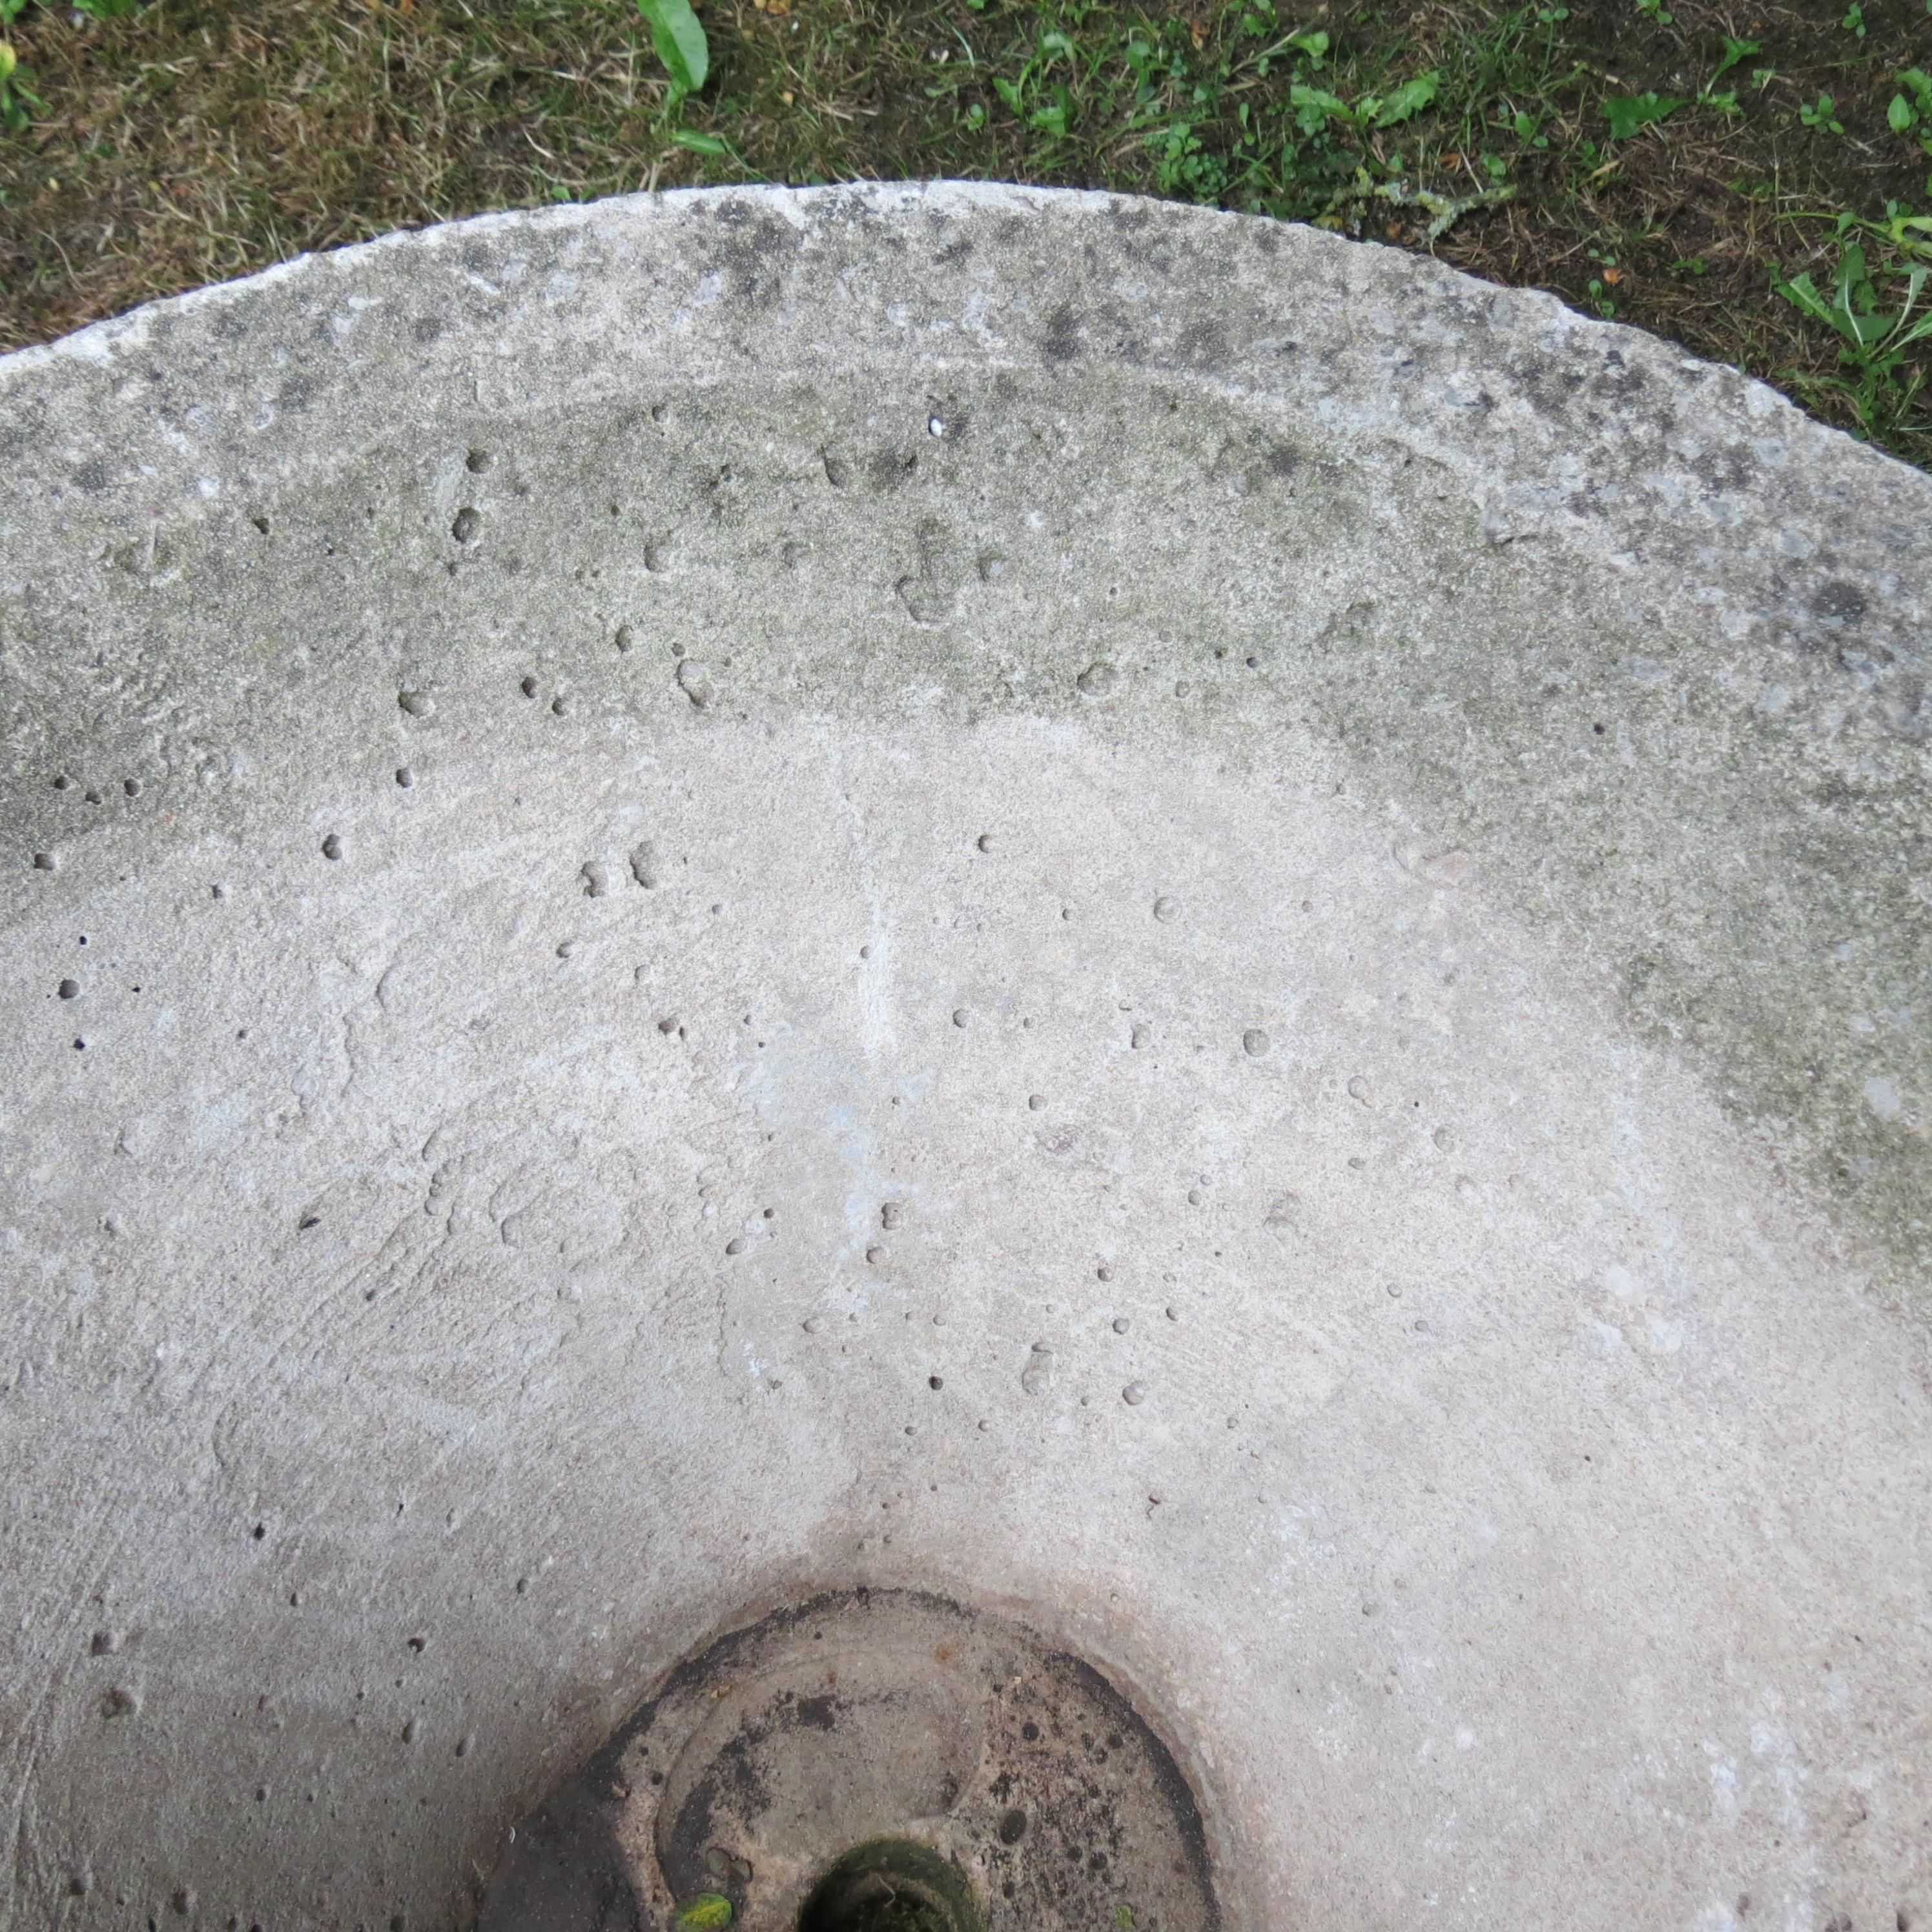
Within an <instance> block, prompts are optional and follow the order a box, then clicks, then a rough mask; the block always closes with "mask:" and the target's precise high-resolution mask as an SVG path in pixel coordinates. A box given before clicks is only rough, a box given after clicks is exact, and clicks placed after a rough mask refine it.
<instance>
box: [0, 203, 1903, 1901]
mask: <svg viewBox="0 0 1932 1932" xmlns="http://www.w3.org/2000/svg"><path fill="white" fill-rule="evenodd" d="M0 386H4V395H5V410H4V413H0V423H4V428H0V444H4V450H5V460H6V465H7V476H8V479H9V481H8V488H7V493H6V495H5V500H4V505H0V526H4V532H5V534H4V538H0V557H3V558H4V573H3V574H0V583H4V593H5V594H4V598H0V627H4V628H0V635H4V640H5V641H4V667H5V694H6V702H7V707H8V713H9V717H8V724H9V729H8V734H7V788H6V791H5V811H4V818H0V825H4V828H5V865H4V868H0V877H4V880H5V919H6V922H7V943H6V945H5V949H4V954H0V974H4V986H5V992H4V996H0V997H4V1000H5V1015H6V1038H7V1044H8V1060H9V1067H8V1071H7V1076H6V1079H5V1083H4V1091H0V1172H4V1176H5V1179H4V1183H0V1185H3V1186H4V1200H3V1201H0V1240H4V1244H5V1246H4V1253H5V1270H6V1277H5V1279H6V1284H7V1285H6V1291H5V1349H4V1359H3V1360H0V1461H4V1467H5V1472H6V1475H5V1485H6V1488H5V1493H6V1500H7V1510H6V1516H5V1532H4V1534H5V1544H4V1555H0V1659H3V1660H4V1661H0V1686H4V1732H0V1792H3V1793H4V1799H0V1804H4V1817H0V1827H4V1831H5V1846H6V1857H7V1876H6V1879H5V1885H4V1887H0V1897H4V1900H5V1903H4V1904H0V1925H4V1926H5V1927H7V1928H9V1929H10V1932H29V1928H33V1932H37V1928H40V1927H48V1926H62V1927H125V1926H130V1925H140V1924H145V1923H146V1922H147V1921H148V1918H150V1917H152V1918H154V1921H156V1922H157V1924H163V1925H170V1924H175V1923H177V1922H179V1923H184V1924H190V1925H197V1926H205V1927H221V1926H234V1927H242V1928H245V1927H249V1926H251V1925H254V1924H260V1925H261V1926H262V1927H265V1928H269V1932H281V1928H283V1927H345V1928H346V1927H356V1926H369V1927H381V1926H385V1925H392V1924H400V1925H404V1926H407V1927H410V1928H412V1932H420V1928H425V1927H445V1926H449V1925H452V1924H462V1923H463V1922H464V1921H465V1920H466V1916H467V1915H469V1914H470V1913H471V1912H473V1911H474V1910H475V1903H476V1900H478V1898H479V1897H481V1893H482V1890H483V1886H484V1878H485V1875H486V1873H487V1870H489V1867H490V1859H491V1858H492V1856H493V1852H494V1850H495V1849H496V1846H498V1845H499V1843H501V1842H502V1834H503V1832H505V1829H506V1828H507V1826H508V1823H510V1822H511V1820H514V1819H515V1818H517V1817H519V1816H520V1815H521V1814H523V1812H524V1811H526V1809H527V1808H529V1806H530V1805H532V1803H533V1802H535V1800H536V1799H538V1797H539V1796H540V1795H541V1793H543V1792H544V1791H545V1790H547V1789H548V1788H550V1787H551V1786H552V1785H553V1783H554V1782H555V1781H556V1779H557V1778H559V1777H560V1776H562V1775H563V1774H564V1773H565V1772H568V1770H569V1769H570V1768H571V1766H573V1765H574V1764H575V1763H578V1762H579V1761H580V1760H582V1759H583V1757H586V1754H589V1752H591V1751H592V1750H593V1749H595V1748H596V1747H598V1745H600V1744H601V1742H603V1741H604V1739H606V1738H607V1736H609V1735H610V1733H611V1732H612V1730H613V1727H616V1725H617V1724H618V1723H619V1721H620V1720H621V1719H622V1718H624V1717H625V1715H627V1714H628V1712H631V1710H632V1709H634V1707H635V1706H636V1705H637V1703H638V1700H640V1697H643V1695H644V1694H646V1691H648V1690H649V1687H650V1686H651V1685H652V1682H655V1680H656V1679H658V1676H660V1674H661V1673H662V1672H663V1671H664V1670H666V1669H667V1668H668V1667H670V1665H672V1664H673V1663H675V1662H676V1660H677V1659H678V1658H679V1657H681V1656H683V1655H687V1654H688V1653H690V1652H693V1651H694V1650H696V1649H698V1648H700V1646H702V1645H703V1643H704V1642H705V1641H706V1640H707V1639H708V1638H709V1637H711V1636H712V1634H715V1633H716V1632H717V1631H720V1630H721V1629H724V1628H729V1627H730V1626H732V1625H735V1624H738V1623H742V1622H745V1621H746V1620H748V1619H751V1618H752V1617H754V1616H757V1615H759V1614H760V1613H762V1612H763V1611H764V1610H767V1609H769V1608H772V1607H776V1606H780V1605H783V1604H787V1603H796V1602H798V1601H802V1600H803V1599H804V1598H806V1597H808V1596H810V1595H812V1594H813V1593H814V1592H818V1591H820V1590H826V1589H833V1590H836V1589H847V1588H850V1587H853V1586H859V1585H865V1584H869V1585H873V1586H909V1587H911V1588H914V1589H922V1590H929V1591H934V1592H939V1593H941V1594H943V1595H946V1596H947V1597H948V1598H952V1599H955V1600H957V1601H960V1602H962V1603H965V1604H983V1605H986V1606H989V1607H1006V1608H1007V1610H1010V1612H1011V1613H1013V1614H1014V1615H1016V1616H1019V1617H1020V1618H1021V1619H1022V1621H1024V1622H1025V1623H1026V1624H1027V1625H1029V1626H1030V1627H1031V1628H1033V1629H1034V1630H1036V1631H1040V1632H1041V1633H1042V1634H1043V1635H1044V1636H1045V1637H1047V1638H1049V1640H1055V1641H1061V1642H1064V1643H1066V1644H1067V1646H1069V1647H1070V1649H1073V1650H1074V1651H1075V1652H1077V1653H1079V1654H1081V1655H1085V1656H1088V1657H1090V1658H1094V1659H1095V1660H1096V1661H1098V1662H1100V1664H1103V1665H1104V1666H1105V1667H1106V1668H1107V1669H1108V1670H1109V1671H1111V1672H1116V1673H1119V1676H1120V1679H1121V1681H1123V1682H1130V1683H1132V1684H1133V1685H1136V1686H1137V1687H1138V1688H1139V1691H1140V1693H1142V1694H1144V1704H1143V1708H1145V1709H1148V1710H1149V1711H1150V1712H1152V1713H1154V1714H1157V1715H1158V1718H1159V1720H1160V1722H1161V1724H1163V1726H1164V1727H1165V1729H1164V1732H1163V1735H1164V1736H1166V1738H1167V1739H1168V1740H1169V1743H1170V1744H1171V1745H1172V1748H1173V1750H1174V1751H1175V1756H1176V1758H1177V1760H1178V1762H1179V1763H1181V1764H1182V1765H1183V1766H1184V1767H1185V1769H1186V1771H1187V1775H1188V1777H1189V1778H1190V1780H1191V1781H1193V1785H1194V1787H1195V1789H1196V1790H1197V1791H1198V1792H1199V1795H1200V1799H1201V1808H1202V1816H1203V1823H1204V1829H1205V1833H1206V1836H1207V1842H1208V1849H1209V1852H1210V1854H1211V1858H1212V1861H1213V1870H1214V1882H1215V1885H1216V1886H1217V1890H1218V1892H1219V1894H1220V1900H1221V1906H1222V1909H1223V1912H1225V1914H1226V1920H1227V1922H1228V1924H1229V1925H1230V1926H1231V1927H1241V1928H1255V1932H1264V1928H1265V1932H1274V1928H1283V1932H1287V1929H1288V1928H1296V1929H1297V1932H1299V1928H1307V1932H1328V1928H1349V1932H1367V1928H1372V1927H1389V1928H1394V1927H1403V1928H1407V1927H1412V1926H1413V1925H1415V1924H1418V1923H1424V1924H1430V1925H1433V1926H1439V1927H1445V1928H1451V1927H1453V1928H1458V1932H1461V1928H1470V1929H1471V1932H1473V1928H1477V1927H1481V1928H1485V1929H1486V1932H1487V1928H1493V1927H1497V1926H1502V1925H1512V1926H1526V1927H1528V1926H1536V1927H1564V1928H1592V1932H1595V1929H1596V1928H1602V1932H1613V1928H1614V1932H1630V1928H1633V1927H1643V1928H1646V1932H1648V1928H1658V1927H1682V1928H1685V1932H1691V1928H1695V1932H1730V1929H1731V1928H1736V1927H1744V1928H1748V1932H1757V1928H1758V1927H1766V1926H1769V1927H1778V1928H1781V1932H1824V1928H1825V1927H1837V1928H1843V1927H1854V1928H1856V1932H1894V1928H1907V1927H1914V1926H1915V1927H1920V1928H1921V1932H1922V1928H1924V1927H1926V1926H1927V1925H1932V1610H1928V1605H1932V1551H1928V1535H1932V1532H1929V1531H1928V1521H1932V1512H1928V1509H1927V1497H1928V1482H1927V1478H1928V1473H1932V1427H1928V1423H1932V1399H1928V1350H1927V1328H1926V1318H1927V1299H1928V1298H1927V1292H1926V1286H1925V1283H1926V1279H1927V1272H1928V1267H1932V1214H1928V1202H1932V1142H1928V1124H1932V1115H1928V1111H1927V1110H1928V1107H1932V986H1928V980H1927V961H1928V956H1932V954H1929V953H1928V944H1927V923H1928V918H1932V907H1928V895H1932V885H1928V880H1932V865H1929V864H1928V859H1932V852H1928V846H1927V790H1926V778H1927V731H1928V727H1932V705H1928V702H1927V697H1926V694H1925V685H1924V674H1925V664H1924V650H1925V646H1924V639H1925V637H1926V634H1927V620H1928V616H1932V481H1928V480H1927V478H1924V477H1923V476H1921V475H1918V474H1916V473H1915V472H1912V471H1910V470H1908V469H1905V468H1904V467H1903V466H1900V465H1898V464H1897V463H1892V462H1891V461H1889V460H1887V459H1885V458H1882V457H1880V456H1879V455H1875V454H1873V452H1870V451H1868V450H1867V449H1861V448H1860V447H1858V446H1855V445H1854V444H1853V443H1851V442H1849V441H1848V440H1846V439H1845V438H1843V437H1841V436H1838V435H1837V434H1834V433H1832V432H1830V431H1826V430H1824V429H1822V428H1819V427H1817V425H1814V424H1812V423H1811V422H1808V421H1806V420H1805V419H1802V417H1800V416H1799V415H1798V414H1797V413H1796V412H1795V411H1793V410H1792V409H1791V408H1790V407H1789V406H1788V405H1787V404H1785V403H1784V402H1783V401H1780V400H1779V399H1778V398H1776V397H1775V396H1774V395H1772V394H1771V393H1770V392H1768V391H1766V390H1765V389H1762V388H1760V387H1757V386H1754V385H1753V384H1751V383H1748V382H1746V381H1745V380H1742V378H1740V377H1738V376H1736V375H1735V374H1732V373H1730V372H1729V371H1724V370H1720V369H1716V368H1710V367H1709V366H1706V365H1702V364H1699V363H1696V362H1691V361H1690V360H1688V359H1687V358H1686V357H1685V356H1683V355H1682V353H1680V352H1679V351H1677V350H1674V349H1672V348H1670V347H1667V346H1666V345H1664V344H1660V343H1658V342H1656V341H1652V340H1650V339H1649V338H1646V337H1643V336H1642V335H1637V334H1635V333H1634V332H1630V331H1628V330H1624V329H1616V328H1612V327H1609V326H1603V325H1600V324H1598V323H1594V322H1591V321H1588V320H1583V319H1580V318H1579V317H1577V316H1576V315H1574V314H1571V313H1569V312H1568V311H1565V310H1564V309H1562V308H1560V307H1559V306H1558V305H1556V303H1555V302H1553V301H1551V300H1550V299H1547V298H1544V297H1542V296H1536V295H1532V294H1523V293H1506V292H1503V291H1500V290H1496V289H1493V288H1490V287H1484V286H1481V285H1479V284H1476V283H1474V282H1472V281H1467V280H1466V279H1463V278H1460V277H1458V276H1456V275H1451V274H1449V273H1448V272H1445V271H1443V270H1442V269H1438V268H1436V267H1435V266H1432V265H1430V264H1429V263H1424V262H1419V261H1418V260H1415V259H1413V258H1412V257H1406V256H1403V255H1401V254H1396V253H1394V252H1391V251H1383V250H1381V249H1379V248H1373V247H1366V246H1361V245H1355V244H1352V243H1349V242H1344V241H1342V240H1340V239H1335V238H1332V237H1325V236H1319V235H1316V234H1313V233H1309V232H1307V231H1304V230H1301V229H1291V228H1284V227H1280V226H1274V225H1271V224H1269V223H1264V222H1261V221H1257V220H1248V219H1244V218H1239V217H1228V216H1222V215H1217V214H1209V213H1205V212H1200V211H1184V210H1180V209H1176V208H1168V207H1163V206H1158V205H1150V204H1145V203H1140V202H1130V201H1120V200H1114V199H1106V198H1103V197H1098V196H1080V195H1067V194H1053V193H1023V192H1019V191H1016V190H1006V189H998V188H967V187H933V188H928V189H911V188H870V189H863V190H849V191H847V190H840V191H829V190H826V191H814V192H810V193H784V192H778V191H751V190H747V191H743V192H738V191H732V192H727V193H715V194H703V195H693V196H668V197H664V198H662V199H635V200H628V201H618V202H606V203H604V204H601V205H598V206H595V207H594V208H581V209H578V208H565V209H559V210H556V211H547V212H545V213H543V214H535V215H519V216H505V217H490V218H487V219H484V220H478V221H475V222H470V223H464V224H461V225H459V226H453V227H449V228H446V229H433V230H430V231H428V232H426V233H422V234H419V235H413V236H401V237H398V238H395V239H392V240H389V241H386V242H380V243H377V244H375V245H371V246H370V247H367V248H357V249H352V250H349V251H344V252H343V253H341V254H336V255H333V256H330V257H324V258H321V259H317V260H308V261H304V262H301V263H296V264H293V265H291V266H290V267H288V268H287V269H283V270H280V271H278V272H275V273H272V274H271V275H266V276H263V277H260V278H257V279H256V280H254V281H250V282H245V283H242V284H238V285H236V286H235V287H229V288H224V289H220V290H213V291H210V292H208V293H204V294H202V295H199V296H191V297H189V298H187V299H183V300H181V301H179V302H172V303H167V304H163V305H158V306H157V307H154V308H149V309H145V310H142V311H139V312H137V313H136V314H133V315H132V316H130V317H127V318H125V319H124V320H121V321H118V322H115V323H108V324H105V325H103V326H100V327H98V328H95V329H91V330H89V331H86V332H83V334H81V335H77V336H75V337H74V338H71V339H69V340H68V341H64V342H62V343H58V344H55V345H53V346H52V347H49V348H46V349H43V350H31V351H28V352H26V353H23V354H20V355H17V356H13V357H11V358H10V359H7V360H5V362H0Z"/></svg>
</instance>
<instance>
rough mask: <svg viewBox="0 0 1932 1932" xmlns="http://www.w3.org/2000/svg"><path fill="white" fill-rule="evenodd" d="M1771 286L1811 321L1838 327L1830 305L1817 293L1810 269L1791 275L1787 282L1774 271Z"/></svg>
mask: <svg viewBox="0 0 1932 1932" xmlns="http://www.w3.org/2000/svg"><path fill="white" fill-rule="evenodd" d="M1771 285H1772V287H1773V288H1775V290H1777V291H1778V293H1779V294H1780V295H1781V296H1783V297H1784V299H1785V300H1786V301H1787V302H1789V303H1790V305H1792V307H1793V308H1796V309H1800V310H1802V311H1803V312H1804V313H1805V314H1807V315H1808V316H1809V317H1811V319H1812V320H1813V321H1814V322H1823V323H1829V324H1830V326H1832V328H1834V329H1836V328H1837V327H1838V318H1837V317H1835V316H1834V315H1833V314H1832V307H1831V305H1830V304H1829V302H1826V299H1825V298H1824V297H1823V296H1821V295H1820V293H1818V290H1817V284H1815V283H1814V282H1813V281H1812V279H1811V270H1810V269H1806V270H1805V272H1804V273H1803V274H1802V275H1793V277H1792V278H1791V279H1790V281H1788V282H1787V281H1785V280H1784V278H1782V277H1781V275H1778V272H1777V271H1776V270H1775V269H1774V270H1773V271H1772V278H1771Z"/></svg>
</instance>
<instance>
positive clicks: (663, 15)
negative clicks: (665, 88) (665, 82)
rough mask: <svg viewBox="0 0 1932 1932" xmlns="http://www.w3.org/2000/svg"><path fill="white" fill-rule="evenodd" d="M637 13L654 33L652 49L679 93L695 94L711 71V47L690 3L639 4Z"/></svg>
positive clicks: (652, 0)
mask: <svg viewBox="0 0 1932 1932" xmlns="http://www.w3.org/2000/svg"><path fill="white" fill-rule="evenodd" d="M637 11H638V12H639V13H641V14H642V15H643V17H644V23H645V25H646V26H648V27H649V28H650V30H651V45H652V46H654V47H655V48H656V49H657V54H658V59H659V60H661V61H662V62H664V71H665V72H666V73H667V74H669V75H670V78H671V84H672V86H674V87H676V89H678V90H679V92H680V93H683V94H695V93H696V92H697V90H698V89H700V87H702V86H703V85H704V82H705V77H706V75H708V74H709V73H710V71H711V46H710V43H709V41H707V40H706V39H705V37H704V29H703V28H702V27H700V26H699V25H698V24H697V15H696V14H695V13H693V12H692V11H691V0H637Z"/></svg>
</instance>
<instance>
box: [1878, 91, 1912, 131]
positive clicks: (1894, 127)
mask: <svg viewBox="0 0 1932 1932" xmlns="http://www.w3.org/2000/svg"><path fill="white" fill-rule="evenodd" d="M1917 119H1918V109H1916V108H1915V107H1913V106H1912V103H1911V102H1910V101H1908V100H1906V98H1905V96H1904V95H1902V94H1894V95H1893V96H1892V97H1891V105H1890V106H1889V107H1887V108H1886V110H1885V124H1886V125H1887V126H1888V127H1890V128H1891V131H1892V132H1893V133H1894V134H1902V133H1904V132H1905V130H1906V128H1908V127H1910V126H1911V125H1912V123H1913V122H1914V121H1916V120H1917Z"/></svg>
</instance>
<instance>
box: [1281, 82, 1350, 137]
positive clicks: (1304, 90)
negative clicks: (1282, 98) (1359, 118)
mask: <svg viewBox="0 0 1932 1932" xmlns="http://www.w3.org/2000/svg"><path fill="white" fill-rule="evenodd" d="M1288 98H1289V104H1290V106H1292V107H1293V108H1294V110H1295V124H1296V125H1297V126H1298V127H1300V128H1301V131H1302V132H1303V133H1304V134H1319V133H1320V132H1321V131H1322V129H1323V128H1324V127H1326V126H1327V125H1328V121H1329V118H1330V116H1331V115H1334V116H1336V117H1337V118H1340V119H1342V120H1344V121H1346V120H1347V119H1348V118H1349V110H1348V106H1347V104H1346V102H1344V101H1342V100H1341V99H1340V97H1339V96H1337V95H1333V94H1331V93H1330V92H1328V89H1326V88H1323V87H1304V86H1302V84H1301V83H1300V82H1299V81H1298V82H1296V83H1295V85H1294V86H1292V87H1291V88H1290V89H1289V90H1288Z"/></svg>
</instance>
